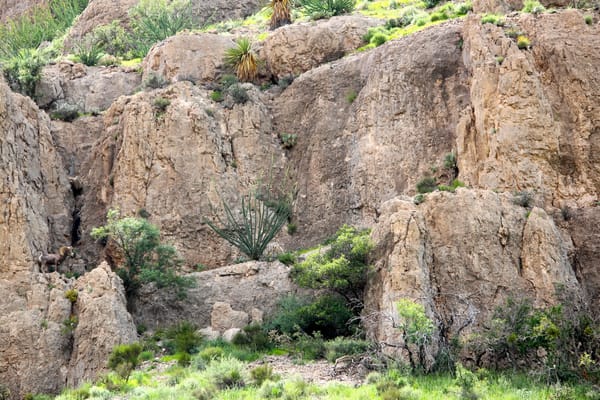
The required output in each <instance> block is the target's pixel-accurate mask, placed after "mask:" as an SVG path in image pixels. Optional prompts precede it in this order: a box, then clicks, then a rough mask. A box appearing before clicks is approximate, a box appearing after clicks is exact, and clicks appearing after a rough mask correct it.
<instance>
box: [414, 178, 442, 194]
mask: <svg viewBox="0 0 600 400" xmlns="http://www.w3.org/2000/svg"><path fill="white" fill-rule="evenodd" d="M435 189H437V181H436V180H435V178H432V177H425V178H423V179H421V180H420V181H419V182H417V192H419V193H429V192H433V191H434V190H435Z"/></svg>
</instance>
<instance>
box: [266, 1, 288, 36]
mask: <svg viewBox="0 0 600 400" xmlns="http://www.w3.org/2000/svg"><path fill="white" fill-rule="evenodd" d="M269 7H270V8H271V10H273V14H271V21H270V22H269V28H271V29H277V28H279V27H280V26H283V25H287V24H289V23H291V22H292V18H291V15H290V9H291V0H271V3H270V4H269Z"/></svg>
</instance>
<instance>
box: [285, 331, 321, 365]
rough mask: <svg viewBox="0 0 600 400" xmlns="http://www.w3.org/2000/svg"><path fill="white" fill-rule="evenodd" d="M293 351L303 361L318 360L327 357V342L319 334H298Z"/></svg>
mask: <svg viewBox="0 0 600 400" xmlns="http://www.w3.org/2000/svg"><path fill="white" fill-rule="evenodd" d="M295 339H296V341H295V342H294V345H293V351H294V352H295V353H296V354H298V355H299V356H300V358H302V359H303V360H318V359H320V358H323V357H324V356H325V351H326V349H325V341H324V340H323V337H322V336H321V335H320V334H319V333H318V332H317V333H315V334H314V335H312V336H311V335H306V334H297V335H296V336H295Z"/></svg>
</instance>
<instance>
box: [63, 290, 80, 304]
mask: <svg viewBox="0 0 600 400" xmlns="http://www.w3.org/2000/svg"><path fill="white" fill-rule="evenodd" d="M78 297H79V292H78V291H77V290H75V289H69V290H67V291H66V292H65V299H68V300H69V301H70V302H71V304H74V303H75V302H76V301H77V298H78Z"/></svg>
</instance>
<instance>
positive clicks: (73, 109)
mask: <svg viewBox="0 0 600 400" xmlns="http://www.w3.org/2000/svg"><path fill="white" fill-rule="evenodd" d="M50 118H51V119H55V120H56V119H58V120H61V121H65V122H73V121H75V120H76V119H77V118H79V109H78V107H77V106H74V105H71V104H61V105H60V106H58V107H57V108H56V110H54V111H52V112H51V113H50Z"/></svg>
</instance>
